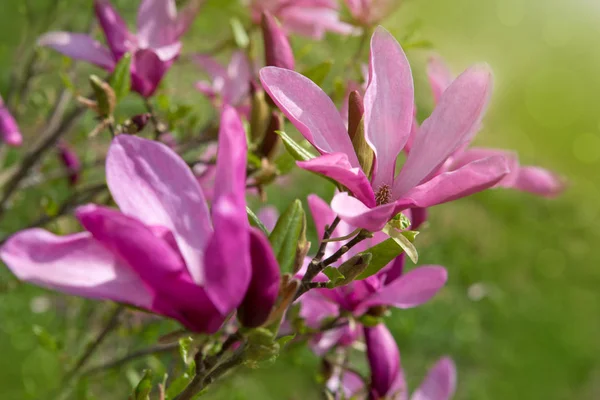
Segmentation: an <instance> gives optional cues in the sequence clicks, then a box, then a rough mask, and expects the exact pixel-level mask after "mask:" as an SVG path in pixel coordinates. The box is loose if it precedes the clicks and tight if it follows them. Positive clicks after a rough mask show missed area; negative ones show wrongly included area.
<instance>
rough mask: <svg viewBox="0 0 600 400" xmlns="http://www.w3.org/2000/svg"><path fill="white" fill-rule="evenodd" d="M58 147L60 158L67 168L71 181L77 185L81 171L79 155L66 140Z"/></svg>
mask: <svg viewBox="0 0 600 400" xmlns="http://www.w3.org/2000/svg"><path fill="white" fill-rule="evenodd" d="M57 147H58V155H59V157H60V160H61V162H62V164H63V166H64V168H65V169H66V170H67V173H68V178H69V183H70V184H71V185H75V184H76V183H77V182H78V181H79V172H80V171H81V162H80V161H79V157H78V156H77V153H75V152H74V151H73V150H72V149H71V148H70V147H69V145H67V143H66V142H61V143H59V144H58V146H57Z"/></svg>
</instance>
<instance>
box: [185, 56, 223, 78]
mask: <svg viewBox="0 0 600 400" xmlns="http://www.w3.org/2000/svg"><path fill="white" fill-rule="evenodd" d="M191 58H192V61H194V63H195V64H196V65H198V66H199V67H200V68H201V69H203V70H204V71H206V73H207V74H208V75H209V76H210V77H211V79H212V80H215V79H223V80H225V79H226V78H227V69H226V68H225V67H224V66H222V65H221V64H220V63H219V62H218V61H217V60H215V59H214V58H213V57H211V56H208V55H205V54H194V55H193V56H192V57H191Z"/></svg>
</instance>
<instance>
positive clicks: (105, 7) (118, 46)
mask: <svg viewBox="0 0 600 400" xmlns="http://www.w3.org/2000/svg"><path fill="white" fill-rule="evenodd" d="M94 10H95V12H96V17H97V18H98V22H100V26H101V27H102V30H103V31H104V36H105V37H106V42H107V43H108V47H110V50H111V51H112V53H113V54H114V55H115V58H120V57H121V56H123V54H125V53H127V52H128V51H130V50H132V49H133V48H135V45H136V43H135V37H134V36H133V35H132V34H131V33H129V30H128V29H127V24H126V23H125V21H124V20H123V18H121V16H120V15H119V13H118V12H117V10H115V8H114V7H113V6H112V4H110V2H109V1H108V0H95V1H94Z"/></svg>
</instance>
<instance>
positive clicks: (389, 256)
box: [356, 238, 404, 280]
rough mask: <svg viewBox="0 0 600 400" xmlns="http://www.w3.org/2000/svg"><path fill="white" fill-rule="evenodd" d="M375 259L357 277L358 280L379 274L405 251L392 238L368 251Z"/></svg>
mask: <svg viewBox="0 0 600 400" xmlns="http://www.w3.org/2000/svg"><path fill="white" fill-rule="evenodd" d="M366 251H367V252H369V253H371V254H372V255H373V257H372V258H371V262H370V263H369V266H368V267H367V269H365V270H364V271H363V272H362V273H361V274H360V275H358V276H357V277H356V280H362V279H367V278H368V277H370V276H372V275H375V274H376V273H378V272H379V271H380V270H381V269H382V268H383V267H385V266H386V265H388V264H389V263H390V262H391V261H392V260H393V259H394V258H396V257H398V256H399V255H400V254H402V252H403V251H404V250H403V249H402V247H400V246H399V245H398V244H397V243H396V241H395V240H394V239H392V238H390V239H387V240H385V241H383V242H381V243H379V244H377V245H375V246H373V247H371V248H370V249H368V250H366Z"/></svg>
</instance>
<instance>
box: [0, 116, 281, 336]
mask: <svg viewBox="0 0 600 400" xmlns="http://www.w3.org/2000/svg"><path fill="white" fill-rule="evenodd" d="M246 152H247V145H246V137H245V134H244V130H243V127H242V123H241V120H240V119H239V116H238V115H237V114H236V112H235V111H234V110H233V109H231V108H228V107H227V108H225V109H224V111H223V113H222V118H221V128H220V132H219V150H218V160H217V167H216V170H217V171H216V174H217V179H215V193H214V200H213V203H212V205H211V209H210V210H209V207H208V205H207V203H206V200H205V198H204V195H203V193H202V190H201V189H200V186H199V185H198V182H197V181H196V179H195V178H194V176H193V174H192V172H191V171H190V169H189V167H188V166H187V165H186V163H185V161H184V160H183V159H181V158H180V157H179V156H178V155H177V154H176V153H175V152H173V151H172V150H171V149H170V148H168V147H167V146H165V145H163V144H161V143H158V142H154V141H150V140H147V139H142V138H138V137H135V136H129V135H119V136H117V137H116V138H115V139H114V140H113V142H112V144H111V146H110V149H109V152H108V155H107V161H106V174H107V183H108V187H109V189H110V192H111V194H112V196H113V199H114V201H115V202H116V203H117V205H118V206H119V209H120V211H117V210H114V209H111V208H107V207H103V206H98V205H93V204H90V205H85V206H82V207H79V208H78V209H77V210H76V216H77V218H78V220H79V222H80V223H81V225H82V226H83V227H84V228H85V230H86V232H83V233H77V234H72V235H67V236H56V235H54V234H52V233H50V232H48V231H45V230H42V229H28V230H24V231H22V232H19V233H17V234H15V235H13V236H12V237H11V238H10V239H9V240H8V241H7V242H6V244H5V245H4V246H3V247H2V248H1V249H0V257H1V258H2V260H3V261H4V262H5V263H6V264H7V265H8V267H9V268H10V269H11V270H12V271H13V273H14V274H15V275H16V276H17V277H18V278H20V279H21V280H24V281H28V282H32V283H35V284H37V285H40V286H44V287H46V288H50V289H55V290H58V291H61V292H65V293H69V294H74V295H79V296H84V297H89V298H95V299H109V300H114V301H117V302H123V303H128V304H132V305H134V306H136V307H140V308H143V309H146V310H149V311H151V312H154V313H157V314H162V315H165V316H167V317H170V318H174V319H176V320H178V321H180V322H181V323H182V324H183V325H184V326H186V327H187V328H188V329H191V330H194V331H197V332H215V331H216V330H218V329H219V327H220V326H221V324H222V323H223V321H224V320H225V318H226V317H227V316H228V315H229V314H230V313H231V312H232V311H234V310H235V309H236V308H237V307H238V306H240V305H241V304H243V305H244V308H248V307H251V308H252V309H254V310H256V313H257V314H256V315H263V316H264V315H265V314H268V313H269V312H270V310H271V308H272V306H273V303H274V302H275V298H276V296H277V286H278V285H279V269H278V266H277V263H276V261H275V258H274V256H273V254H272V250H271V248H270V246H269V244H268V241H267V240H266V238H264V237H262V234H261V233H260V232H258V231H256V230H254V229H251V228H250V227H249V225H248V220H247V217H246V201H245V191H246V188H245V181H246ZM261 288H262V289H264V290H262V289H261ZM261 310H262V311H261ZM256 315H255V316H253V317H254V318H257V317H256ZM264 318H266V317H264ZM251 322H252V323H253V324H256V323H262V322H264V320H263V321H258V322H257V321H256V320H253V321H251Z"/></svg>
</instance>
